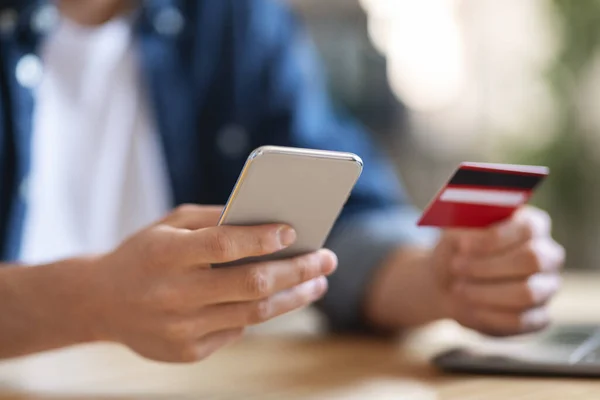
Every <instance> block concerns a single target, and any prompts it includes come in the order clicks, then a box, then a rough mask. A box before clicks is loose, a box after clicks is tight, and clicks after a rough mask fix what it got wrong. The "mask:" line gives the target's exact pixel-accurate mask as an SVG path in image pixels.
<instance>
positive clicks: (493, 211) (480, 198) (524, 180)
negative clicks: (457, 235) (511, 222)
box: [418, 162, 549, 228]
mask: <svg viewBox="0 0 600 400" xmlns="http://www.w3.org/2000/svg"><path fill="white" fill-rule="evenodd" d="M548 173H549V170H548V168H547V167H540V166H530V165H511V164H486V163H467V162H465V163H461V164H460V166H459V167H458V169H457V170H456V172H455V173H454V175H452V177H451V178H450V180H449V181H448V183H447V184H446V185H445V186H444V187H443V188H442V190H440V191H439V192H438V194H437V195H436V197H435V198H434V199H433V201H432V202H431V203H430V204H429V205H428V206H427V208H426V209H425V211H424V212H423V215H422V216H421V219H420V220H419V222H418V225H419V226H437V227H441V228H484V227H487V226H490V225H491V224H494V223H497V222H500V221H502V220H505V219H507V218H509V217H510V216H511V215H512V214H513V213H514V212H515V210H517V209H518V208H519V207H521V206H523V205H524V204H526V203H527V202H528V201H529V199H530V198H531V195H532V194H533V191H534V190H535V188H536V187H537V186H538V185H539V184H540V183H541V182H542V181H543V180H544V179H545V178H546V177H547V176H548Z"/></svg>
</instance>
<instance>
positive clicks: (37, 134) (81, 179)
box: [20, 18, 171, 263]
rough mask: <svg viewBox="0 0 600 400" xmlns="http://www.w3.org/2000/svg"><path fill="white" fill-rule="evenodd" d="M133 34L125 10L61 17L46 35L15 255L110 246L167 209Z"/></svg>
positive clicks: (41, 258)
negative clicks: (81, 18)
mask: <svg viewBox="0 0 600 400" xmlns="http://www.w3.org/2000/svg"><path fill="white" fill-rule="evenodd" d="M134 44H135V43H134V41H133V35H132V30H131V21H130V20H129V19H127V18H118V19H114V20H112V21H109V22H108V23H106V24H104V25H102V26H99V27H93V28H88V27H81V26H78V25H75V24H74V23H72V22H69V21H62V22H61V24H60V25H59V26H58V28H57V29H56V30H55V31H54V32H53V33H52V34H51V35H50V36H49V37H48V38H47V39H46V41H45V43H44V45H43V48H42V52H41V58H42V63H43V65H44V76H43V80H42V82H41V84H40V86H39V87H38V88H37V90H36V93H35V98H36V108H35V111H34V116H33V118H34V119H33V138H32V148H31V152H32V169H31V174H30V177H29V182H28V187H29V189H28V212H27V216H26V221H25V230H24V235H23V244H22V247H21V254H20V259H21V261H23V262H26V263H41V262H49V261H53V260H57V259H61V258H65V257H72V256H76V255H80V254H93V253H98V252H104V251H108V250H110V249H112V248H114V247H115V246H116V245H117V244H118V243H119V242H120V241H122V239H124V238H125V237H126V236H128V235H130V234H132V233H134V232H135V231H137V230H138V229H140V228H141V227H143V226H145V225H147V224H149V223H151V222H152V221H154V220H156V219H158V218H160V217H162V216H163V215H164V214H165V213H166V212H167V211H168V209H169V207H170V203H171V198H170V190H169V185H168V183H167V182H168V181H167V178H166V168H165V164H164V160H163V154H162V149H161V146H160V144H159V140H158V136H157V135H156V131H155V129H154V120H153V118H152V116H151V115H150V113H149V107H148V95H147V93H144V92H143V90H142V87H143V85H142V81H141V79H142V77H141V74H140V68H139V65H138V59H137V54H136V52H135V46H134Z"/></svg>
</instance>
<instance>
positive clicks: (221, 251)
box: [207, 230, 233, 259]
mask: <svg viewBox="0 0 600 400" xmlns="http://www.w3.org/2000/svg"><path fill="white" fill-rule="evenodd" d="M207 246H208V250H209V251H210V252H211V253H212V254H215V255H218V256H219V258H222V259H228V258H229V257H230V256H231V255H232V254H233V241H232V240H231V237H230V236H229V235H228V234H227V233H226V232H223V231H221V230H216V231H215V234H214V235H213V236H212V239H211V240H209V241H208V244H207Z"/></svg>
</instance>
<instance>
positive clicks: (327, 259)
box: [320, 250, 338, 275]
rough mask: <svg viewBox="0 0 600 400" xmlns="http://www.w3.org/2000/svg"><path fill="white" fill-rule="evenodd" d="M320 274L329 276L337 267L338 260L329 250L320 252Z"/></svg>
mask: <svg viewBox="0 0 600 400" xmlns="http://www.w3.org/2000/svg"><path fill="white" fill-rule="evenodd" d="M320 257H321V260H320V262H321V273H322V274H323V275H331V274H332V273H333V272H334V271H335V270H336V269H337V265H338V258H337V256H336V254H335V253H333V252H332V251H329V250H321V254H320Z"/></svg>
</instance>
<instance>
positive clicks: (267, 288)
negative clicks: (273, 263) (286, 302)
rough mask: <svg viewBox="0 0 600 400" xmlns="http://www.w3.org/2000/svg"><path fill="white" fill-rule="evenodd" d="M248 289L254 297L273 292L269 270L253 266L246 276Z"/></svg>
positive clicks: (264, 295) (261, 296) (265, 295)
mask: <svg viewBox="0 0 600 400" xmlns="http://www.w3.org/2000/svg"><path fill="white" fill-rule="evenodd" d="M246 290H247V292H248V294H249V295H250V296H252V297H253V298H263V297H267V296H268V295H269V294H270V293H271V282H270V279H269V277H268V274H267V272H265V271H264V270H262V269H260V268H252V269H250V270H249V271H248V275H247V277H246Z"/></svg>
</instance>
